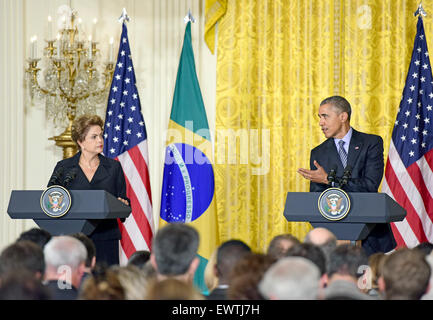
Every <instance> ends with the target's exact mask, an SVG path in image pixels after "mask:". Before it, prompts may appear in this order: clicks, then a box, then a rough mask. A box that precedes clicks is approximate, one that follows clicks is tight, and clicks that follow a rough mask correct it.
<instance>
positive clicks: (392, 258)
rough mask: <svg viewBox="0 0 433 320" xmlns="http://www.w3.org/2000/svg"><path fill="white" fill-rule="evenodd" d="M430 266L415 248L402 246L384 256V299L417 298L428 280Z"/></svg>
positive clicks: (427, 283)
mask: <svg viewBox="0 0 433 320" xmlns="http://www.w3.org/2000/svg"><path fill="white" fill-rule="evenodd" d="M430 273H431V270H430V266H429V264H428V263H427V261H426V259H425V255H424V254H423V253H422V252H420V251H419V250H417V249H406V248H402V249H399V250H397V251H394V252H393V253H392V254H390V255H389V256H387V257H386V259H385V262H384V264H383V268H382V276H383V280H384V282H385V299H388V300H400V299H404V300H419V299H420V298H421V297H422V295H423V294H424V293H425V292H426V290H427V288H428V285H429V280H430Z"/></svg>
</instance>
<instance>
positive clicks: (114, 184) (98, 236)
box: [48, 115, 129, 265]
mask: <svg viewBox="0 0 433 320" xmlns="http://www.w3.org/2000/svg"><path fill="white" fill-rule="evenodd" d="M103 125H104V122H103V121H102V119H101V118H100V117H99V116H97V115H83V116H81V117H79V118H77V119H76V120H75V121H74V123H73V124H72V140H73V141H74V142H75V143H76V144H77V146H78V149H79V152H78V153H77V154H76V155H75V156H73V157H71V158H68V159H64V160H61V161H59V162H58V163H57V165H56V167H55V168H54V172H53V174H52V176H51V178H50V180H49V182H48V187H49V186H51V185H61V186H63V187H65V188H66V189H69V190H105V191H107V192H109V193H111V194H112V195H114V196H115V197H117V198H118V199H119V200H120V201H122V202H123V203H125V204H126V205H129V200H128V198H127V197H126V182H125V176H124V174H123V170H122V166H121V165H120V163H119V162H118V161H116V160H113V159H110V158H107V157H104V156H103V155H101V152H102V151H103V147H104V138H103V136H102V132H103V130H102V127H103ZM89 237H90V238H91V239H92V240H93V242H94V244H95V247H96V262H106V263H107V264H108V265H112V264H119V240H120V238H121V234H120V231H119V227H118V225H117V221H116V220H114V219H109V220H104V221H103V222H101V223H100V224H99V225H98V226H97V227H96V229H95V230H94V231H93V232H92V234H90V235H89Z"/></svg>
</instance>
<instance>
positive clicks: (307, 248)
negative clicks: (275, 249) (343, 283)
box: [286, 243, 326, 276]
mask: <svg viewBox="0 0 433 320" xmlns="http://www.w3.org/2000/svg"><path fill="white" fill-rule="evenodd" d="M286 256H287V257H302V258H305V259H308V260H310V261H311V262H313V263H314V264H315V265H316V266H317V268H318V269H319V271H320V275H321V276H322V275H324V274H325V273H326V257H325V254H324V253H323V251H322V249H320V247H318V246H316V245H314V244H312V243H300V244H297V245H294V246H293V247H291V248H290V249H289V250H288V251H287V254H286Z"/></svg>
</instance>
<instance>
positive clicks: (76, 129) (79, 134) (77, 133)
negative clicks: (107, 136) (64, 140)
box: [71, 114, 104, 150]
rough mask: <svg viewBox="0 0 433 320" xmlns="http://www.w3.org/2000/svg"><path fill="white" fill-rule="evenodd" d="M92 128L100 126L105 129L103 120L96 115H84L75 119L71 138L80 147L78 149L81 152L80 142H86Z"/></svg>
mask: <svg viewBox="0 0 433 320" xmlns="http://www.w3.org/2000/svg"><path fill="white" fill-rule="evenodd" d="M91 126H100V127H101V129H102V128H103V127H104V121H102V119H101V118H100V117H99V116H98V115H96V114H94V115H89V114H84V115H82V116H80V117H78V118H77V119H75V120H74V122H73V123H72V132H71V137H72V140H73V141H74V142H75V144H76V145H77V146H78V149H80V150H81V148H80V146H79V144H78V141H79V142H82V141H84V139H85V138H86V135H87V133H88V132H89V129H90V127H91Z"/></svg>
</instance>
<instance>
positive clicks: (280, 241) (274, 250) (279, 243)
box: [266, 233, 301, 259]
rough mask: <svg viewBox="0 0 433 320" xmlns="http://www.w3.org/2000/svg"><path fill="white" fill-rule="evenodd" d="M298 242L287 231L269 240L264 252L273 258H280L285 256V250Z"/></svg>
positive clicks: (298, 242)
mask: <svg viewBox="0 0 433 320" xmlns="http://www.w3.org/2000/svg"><path fill="white" fill-rule="evenodd" d="M300 243H301V242H300V241H299V240H298V239H297V238H296V237H294V236H293V235H291V234H289V233H287V234H280V235H278V236H275V237H274V238H273V239H272V240H271V242H270V243H269V246H268V250H267V252H266V253H267V254H268V255H270V256H271V257H273V258H275V259H280V258H283V257H285V256H286V253H287V250H289V249H290V248H292V247H293V246H294V245H296V244H300Z"/></svg>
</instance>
